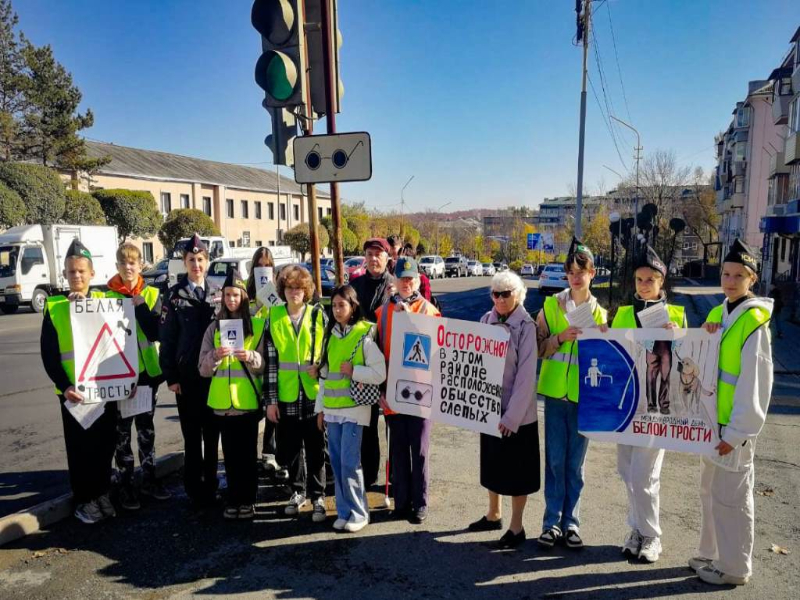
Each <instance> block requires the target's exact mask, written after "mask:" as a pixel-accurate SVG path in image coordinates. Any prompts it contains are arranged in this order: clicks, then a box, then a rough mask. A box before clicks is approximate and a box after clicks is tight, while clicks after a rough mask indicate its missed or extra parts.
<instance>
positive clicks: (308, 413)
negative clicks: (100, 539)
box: [41, 235, 772, 584]
mask: <svg viewBox="0 0 800 600" xmlns="http://www.w3.org/2000/svg"><path fill="white" fill-rule="evenodd" d="M364 253H365V257H366V260H365V269H366V272H365V274H364V275H362V276H360V277H357V278H355V279H354V280H353V281H352V282H351V283H350V284H349V285H348V284H346V285H343V286H340V287H337V288H336V289H334V291H333V293H332V297H331V306H330V309H327V310H326V309H324V308H322V307H321V306H320V305H319V304H317V303H315V301H314V298H315V294H314V286H313V283H312V278H311V274H310V273H309V272H308V271H307V270H306V269H305V268H304V267H302V266H299V265H290V266H286V267H284V268H283V269H282V270H280V272H279V274H278V276H277V277H276V278H275V282H274V283H275V286H276V290H277V295H278V297H279V298H280V302H276V303H262V302H261V300H260V298H259V294H258V291H257V286H256V284H255V281H254V270H255V268H257V267H266V268H267V269H270V268H272V269H274V264H273V261H272V257H271V255H270V253H269V250H268V249H267V248H259V249H258V251H257V252H256V254H255V256H254V257H253V262H252V267H251V273H250V274H249V277H248V278H246V279H245V278H243V277H241V275H240V274H239V273H238V272H236V271H231V272H229V273H228V275H227V278H226V280H225V283H224V285H223V287H222V289H221V297H218V298H215V297H214V291H213V290H212V289H211V288H210V287H209V283H208V280H207V279H206V271H207V268H208V264H209V256H208V249H207V248H206V246H205V245H204V244H203V242H202V240H200V238H199V237H198V236H196V235H195V236H194V237H193V238H192V239H191V240H189V242H188V243H187V244H186V247H185V248H184V264H185V267H186V271H187V272H186V274H185V275H184V276H183V277H182V278H181V280H180V281H179V282H178V284H177V285H175V286H173V287H172V288H171V289H170V290H169V291H168V293H167V294H166V295H165V296H164V298H163V301H162V308H161V313H160V317H159V313H158V306H157V305H158V293H157V292H156V291H155V290H153V288H151V287H148V286H145V285H144V282H143V280H142V278H141V274H140V271H141V254H140V253H139V251H138V250H137V249H136V247H135V246H133V245H130V244H123V245H122V246H121V247H120V249H119V251H118V252H117V264H118V270H119V274H118V275H117V276H116V277H114V278H113V279H112V280H111V281H109V282H108V290H109V291H108V292H105V294H103V293H101V292H96V291H90V289H89V286H90V281H91V279H92V276H93V275H94V272H93V269H92V259H91V253H90V251H89V250H88V249H87V248H86V247H85V246H83V245H82V244H81V243H80V242H79V241H77V240H76V241H75V242H74V243H73V244H72V246H71V247H70V250H69V252H68V254H67V257H66V259H65V265H64V269H65V276H66V278H67V280H68V282H69V286H70V293H69V295H68V296H57V297H53V298H50V299H49V300H48V303H47V310H46V312H45V318H44V322H43V326H42V338H41V349H42V359H43V362H44V365H45V369H46V371H47V373H48V375H49V376H50V378H51V379H52V380H53V382H54V384H55V385H56V392H57V394H58V395H59V399H60V401H61V406H62V419H63V423H64V435H65V440H66V446H67V458H68V464H69V470H70V481H71V484H72V489H73V495H74V498H75V501H76V503H77V507H76V510H75V516H76V517H77V518H79V519H80V520H81V521H83V522H86V523H95V522H97V521H100V520H102V519H104V518H107V517H109V516H112V515H114V514H115V508H114V504H113V503H112V502H111V499H110V496H109V492H110V486H111V481H112V465H111V463H112V458H113V457H114V455H115V454H116V464H117V471H118V472H117V474H116V481H117V484H118V490H119V493H118V501H119V504H120V506H122V507H123V508H125V509H127V510H135V509H136V508H138V507H139V495H140V494H141V495H146V496H150V497H153V498H156V499H161V500H163V499H166V498H168V497H169V492H168V491H167V490H166V489H165V488H164V486H163V485H161V483H160V482H159V481H158V480H157V479H156V477H155V469H154V465H155V463H154V448H153V442H154V429H153V411H154V410H155V405H156V397H157V396H156V392H157V389H158V386H159V384H160V383H161V382H163V381H166V384H167V386H168V387H169V389H170V390H171V391H173V392H174V393H175V394H176V399H177V406H178V414H179V418H180V424H181V430H182V433H183V438H184V446H185V463H184V485H185V490H186V493H187V495H188V497H189V499H190V500H191V502H192V503H194V504H195V505H196V506H198V507H201V508H204V507H208V506H213V505H216V504H217V502H218V501H219V494H218V491H217V488H218V485H219V484H218V478H217V466H218V453H217V448H218V444H219V440H220V438H221V441H222V448H223V453H224V464H225V474H226V479H227V482H228V489H227V497H226V504H225V507H224V510H223V516H224V517H225V518H227V519H251V518H253V516H254V514H255V513H254V505H255V503H256V496H257V486H258V428H259V422H260V421H261V420H262V418H263V417H264V416H265V415H266V418H267V422H266V429H265V433H264V442H263V447H262V460H263V461H264V462H265V463H266V464H269V465H270V466H271V468H272V469H274V470H275V473H276V475H278V474H281V475H280V478H282V479H285V480H287V482H288V485H289V487H290V488H291V496H290V497H289V498H288V501H287V503H286V505H285V507H284V512H285V514H287V515H289V516H293V515H297V514H298V513H299V512H300V510H301V509H302V508H303V507H304V506H306V505H307V504H308V503H309V502H310V503H311V509H312V510H311V514H312V520H313V521H314V522H318V523H319V522H323V521H325V520H326V507H325V489H326V469H325V462H326V451H327V454H328V457H329V460H330V465H331V468H332V471H333V476H334V484H335V485H334V487H335V495H336V513H337V514H336V516H337V518H336V520H335V522H334V523H333V527H334V529H336V530H343V531H347V532H356V531H359V530H360V529H362V528H363V527H365V526H366V525H367V524H368V523H369V506H368V504H367V496H366V490H367V489H368V488H369V487H370V486H372V485H373V484H375V483H376V482H377V479H378V472H379V465H380V441H379V440H380V432H379V425H378V423H379V418H378V417H379V412H380V409H381V408H382V409H383V413H384V416H385V422H386V427H387V432H386V439H387V442H388V449H387V454H388V455H389V458H390V464H391V469H390V473H391V474H390V475H389V474H388V473H387V479H389V478H390V479H391V484H392V492H393V497H394V509H393V511H392V513H391V515H392V517H394V518H401V519H405V520H408V521H409V522H410V523H416V524H419V523H423V522H424V521H425V520H426V519H427V517H428V481H429V456H430V455H429V449H430V433H431V423H430V421H429V420H427V419H424V418H420V417H415V416H409V415H403V414H396V413H394V412H393V411H392V410H391V409H390V407H389V405H388V404H387V403H386V399H385V381H386V376H387V372H388V365H389V360H390V350H391V337H392V334H391V331H392V323H393V316H394V313H396V312H400V311H409V312H414V313H420V314H424V315H427V316H430V317H433V318H436V317H439V316H441V314H440V312H439V309H438V306H437V304H436V303H435V300H434V299H433V298H431V295H430V285H429V282H427V278H425V276H424V274H423V273H421V272H420V269H419V267H418V265H417V263H416V261H415V259H414V257H413V255H414V252H413V248H411V247H410V246H408V245H407V246H406V247H405V248H404V247H403V245H402V242H401V240H399V239H397V238H394V239H391V238H390V239H388V240H387V239H383V238H372V239H369V240H367V241H366V242H365V243H364ZM564 266H565V271H566V274H567V278H568V282H569V287H568V288H567V289H565V290H564V291H563V292H561V293H559V294H556V295H555V296H552V297H548V298H546V299H545V302H544V307H543V308H542V310H541V311H539V313H538V315H537V316H536V317H535V318H534V317H532V316H531V315H530V314H529V313H528V312H527V311H526V309H525V308H524V301H525V292H526V286H525V284H524V282H523V281H522V280H521V279H520V278H519V277H518V276H516V275H515V274H513V273H511V272H503V273H498V274H497V275H495V276H494V277H493V279H492V280H491V290H490V294H491V299H492V302H493V308H492V310H491V311H489V312H488V313H486V314H485V315H483V317H482V318H481V322H482V323H486V324H489V325H494V326H498V327H503V328H505V329H506V330H508V332H509V335H510V343H509V346H508V352H507V357H506V361H505V370H504V373H503V380H502V381H503V384H502V398H501V419H500V424H499V432H500V434H501V435H500V436H499V437H495V436H488V435H481V438H480V483H481V485H482V486H483V487H484V488H486V489H487V491H488V508H487V510H486V513H485V514H484V515H483V516H482V517H481V518H480V519H479V520H477V521H475V522H473V523H471V524H470V525H469V527H468V529H469V530H471V531H502V530H503V518H502V513H501V507H502V496H504V495H505V496H511V513H512V514H511V519H510V522H509V524H508V528H507V530H506V531H505V532H504V533H503V535H502V537H501V538H500V539H499V541H498V546H499V547H501V548H514V547H517V546H519V545H520V544H522V543H523V542H524V541H525V539H526V534H525V529H524V527H523V514H524V509H525V506H526V503H527V499H528V496H529V495H530V494H532V493H535V492H537V491H538V490H539V489H540V485H541V479H542V477H541V466H540V452H539V446H540V442H539V427H538V422H537V421H538V412H537V394H538V396H540V400H542V402H543V405H544V418H545V424H544V444H545V448H544V463H545V464H544V500H545V512H544V516H543V522H542V531H541V534H540V535H539V536H538V538H537V542H538V544H539V545H540V546H542V547H544V548H552V547H553V546H554V545H556V544H558V543H561V544H564V545H565V546H567V547H568V548H573V549H578V548H581V547H583V540H582V538H581V534H580V517H579V507H580V499H581V492H582V488H583V484H584V463H585V459H586V453H587V449H588V440H587V439H586V438H585V437H583V436H582V435H580V434H579V432H578V401H579V373H578V350H579V345H580V344H579V341H578V338H579V336H580V334H581V332H582V331H581V329H580V328H579V327H576V326H574V325H570V319H569V314H570V313H571V312H573V311H575V310H578V309H579V308H580V310H581V311H585V310H586V309H585V308H582V307H583V305H585V304H586V305H588V311H589V312H590V313H591V315H592V319H593V321H594V323H595V325H594V326H595V327H597V328H599V329H600V330H601V331H606V330H607V329H608V327H609V323H608V317H607V311H606V309H604V308H603V307H601V306H600V304H599V302H598V300H597V299H596V298H595V297H594V296H593V295H592V293H591V283H592V280H593V278H594V277H595V273H596V271H595V265H594V256H593V254H592V252H591V250H590V249H589V248H588V247H587V246H586V245H584V244H582V243H581V242H580V241H579V240H576V239H574V240H573V243H572V245H571V247H570V251H569V253H568V256H567V259H566V262H565V265H564ZM666 276H667V267H666V266H665V264H664V263H663V262H662V261H661V260H660V258H659V257H658V256H657V254H656V253H655V251H654V250H653V249H652V248H650V247H648V246H645V247H644V248H643V251H642V252H641V253H640V255H639V257H638V262H637V263H636V268H635V271H634V277H635V288H636V293H635V295H634V297H633V302H632V304H630V305H627V306H622V307H619V308H618V310H617V311H616V316H615V318H614V320H613V322H612V323H611V324H610V327H613V328H637V327H641V323H640V320H639V316H638V314H639V313H640V312H641V311H642V310H644V309H646V308H649V307H651V306H654V305H657V304H663V305H665V307H666V310H667V312H668V315H669V323H668V324H667V325H665V327H667V328H685V327H686V317H685V315H684V311H683V309H682V308H681V307H678V306H674V305H669V304H667V303H666V294H665V293H664V290H663V286H664V282H665V279H666ZM756 280H757V259H756V254H755V253H754V252H753V250H752V249H751V248H749V247H748V246H747V245H746V244H744V243H743V242H741V241H740V240H737V241H736V242H735V243H734V244H733V245H732V246H731V249H730V252H729V253H728V255H727V256H726V257H725V260H724V263H723V265H722V289H723V292H724V293H725V296H726V299H725V301H724V303H723V304H722V305H720V306H718V307H716V308H715V309H714V310H712V311H711V313H710V314H709V315H708V317H707V319H706V323H705V324H704V325H703V327H704V328H705V329H706V330H707V331H709V332H710V333H714V332H716V331H717V330H719V329H722V331H723V333H722V337H721V344H720V356H719V368H720V375H719V380H718V385H717V390H716V391H717V398H718V401H717V412H718V414H717V418H718V423H719V436H720V439H721V441H720V443H719V445H718V446H717V448H716V451H717V452H718V453H719V455H721V456H723V455H727V454H729V453H730V452H738V453H739V454H740V455H739V460H738V465H739V466H738V468H736V469H735V470H731V469H726V468H723V467H721V466H719V465H718V464H717V463H716V462H715V461H713V460H711V459H709V458H706V457H704V458H703V459H702V472H701V488H700V495H701V501H702V528H701V534H700V543H699V548H698V554H697V556H695V557H693V558H691V559H690V560H689V565H690V566H691V567H692V568H693V569H694V570H695V571H696V572H697V574H698V576H699V577H700V578H701V579H703V580H704V581H707V582H709V583H714V584H743V583H746V582H747V581H748V579H749V577H750V575H751V572H752V549H753V527H754V511H753V453H754V449H755V439H756V437H757V435H758V433H759V432H760V430H761V428H762V426H763V424H764V421H765V418H766V412H767V407H768V403H769V399H770V394H771V384H772V367H771V365H772V363H771V348H770V335H769V329H768V327H769V320H770V314H771V308H772V302H771V300H769V299H764V298H759V297H755V296H753V294H752V293H751V291H750V290H751V288H752V286H753V284H754V283H755V282H756ZM98 295H107V296H113V297H128V298H132V300H133V304H134V306H135V307H136V308H135V314H136V321H137V323H136V325H137V341H138V347H139V380H138V385H139V386H149V387H151V388H152V397H153V403H152V406H151V410H150V411H149V412H147V413H145V414H144V415H138V416H136V417H132V418H128V419H122V418H121V415H120V412H119V411H118V410H117V407H116V404H115V403H114V402H108V403H107V404H106V405H105V407H104V412H103V415H102V416H101V417H100V418H99V419H97V421H96V422H95V423H94V424H93V425H92V426H91V427H89V428H87V429H83V428H82V426H81V425H80V424H78V423H77V422H76V421H75V419H73V417H72V415H71V414H70V412H69V410H68V409H67V406H68V404H67V403H70V402H72V403H78V402H81V401H82V400H83V397H82V395H81V393H80V392H79V391H78V390H77V389H76V387H75V366H74V360H73V358H74V354H72V350H73V347H72V331H71V326H70V318H69V312H70V311H69V303H70V301H72V300H75V299H77V298H83V297H87V296H98ZM231 319H235V320H240V321H241V325H242V331H243V333H244V338H245V339H244V343H243V345H242V347H240V348H239V349H235V350H234V349H232V348H229V347H227V345H226V344H223V343H222V341H221V339H220V323H221V322H222V321H227V320H231ZM666 344H669V342H666ZM159 346H160V348H159ZM539 360H541V369H540V373H539V376H538V380H537V363H538V361H539ZM670 361H671V351H670V348H669V347H667V348H661V347H658V348H656V347H655V346H654V347H653V348H652V350H651V351H648V353H647V386H646V388H647V389H646V395H647V408H646V409H647V410H648V411H649V412H661V413H662V414H669V404H668V396H669V394H668V390H669V372H670V368H671V363H670ZM376 389H377V390H378V391H377V393H373V392H374V391H375V390H376ZM265 407H266V408H265ZM132 423H135V424H136V427H137V435H138V442H139V458H140V463H141V466H142V484H141V486H139V487H138V488H137V487H136V486H135V485H134V478H133V473H134V470H133V456H132V453H131V450H130V440H131V428H132ZM663 459H664V451H663V450H658V449H651V448H640V447H633V446H626V445H622V444H620V445H619V446H618V460H617V466H618V471H619V474H620V477H621V479H622V481H623V483H624V485H625V489H626V492H627V497H628V514H627V523H628V525H629V527H630V531H629V533H628V534H627V535H626V537H625V539H624V542H623V543H622V551H623V553H625V554H628V555H630V556H633V557H638V558H639V559H641V560H643V561H647V562H654V561H656V560H658V558H659V555H660V553H661V542H660V537H661V527H660V522H659V478H660V472H661V466H662V463H663ZM387 489H388V482H387Z"/></svg>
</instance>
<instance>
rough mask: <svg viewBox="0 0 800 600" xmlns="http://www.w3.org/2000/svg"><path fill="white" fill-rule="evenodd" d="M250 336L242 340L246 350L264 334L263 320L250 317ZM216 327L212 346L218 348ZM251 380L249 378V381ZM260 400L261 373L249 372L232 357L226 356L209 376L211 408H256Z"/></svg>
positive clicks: (209, 402)
mask: <svg viewBox="0 0 800 600" xmlns="http://www.w3.org/2000/svg"><path fill="white" fill-rule="evenodd" d="M251 321H252V323H253V335H250V336H247V337H246V338H245V340H244V349H245V350H255V349H256V348H258V344H259V342H260V341H261V337H262V336H263V335H264V326H265V322H264V319H256V318H255V317H253V319H252V320H251ZM219 345H220V340H219V328H217V331H216V332H215V333H214V348H219ZM251 379H252V381H251ZM260 399H261V376H260V375H253V374H252V373H251V374H250V377H248V374H247V372H245V367H244V365H242V363H241V362H239V361H238V360H237V359H235V358H233V357H232V356H226V357H225V358H223V359H222V362H221V363H220V365H219V368H217V370H216V372H215V373H214V376H213V377H212V378H211V387H210V388H209V390H208V405H209V406H210V407H211V408H213V409H214V410H227V409H229V408H235V409H237V410H257V409H258V407H259V404H260Z"/></svg>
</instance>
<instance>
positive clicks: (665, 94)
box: [12, 0, 800, 212]
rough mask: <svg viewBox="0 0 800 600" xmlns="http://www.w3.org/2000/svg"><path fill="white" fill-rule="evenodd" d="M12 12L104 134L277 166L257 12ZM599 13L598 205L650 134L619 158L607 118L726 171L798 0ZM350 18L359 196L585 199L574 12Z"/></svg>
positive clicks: (561, 5) (552, 0)
mask: <svg viewBox="0 0 800 600" xmlns="http://www.w3.org/2000/svg"><path fill="white" fill-rule="evenodd" d="M12 1H13V5H14V9H15V10H16V12H17V14H18V15H19V19H20V23H19V29H20V30H22V31H23V32H24V33H25V35H26V36H27V37H28V38H29V39H30V40H31V41H32V42H33V43H34V44H36V45H44V44H50V45H51V46H52V47H53V50H54V53H55V56H56V58H57V60H59V61H60V62H61V63H62V64H63V65H64V66H65V68H66V69H67V70H68V71H70V72H71V73H72V75H73V78H74V81H75V83H76V84H77V85H78V87H79V88H80V89H81V91H82V92H83V103H82V108H87V107H89V108H91V109H92V111H93V112H94V114H95V124H94V126H93V127H92V128H91V129H89V130H86V131H84V134H85V136H86V137H87V138H90V139H94V140H99V141H104V142H112V143H115V144H119V145H125V146H132V147H136V148H146V149H152V150H160V151H164V152H173V153H176V154H182V155H187V156H194V157H199V158H205V159H210V160H218V161H223V162H229V163H238V164H249V165H252V166H257V167H261V168H268V169H272V168H274V167H273V166H272V154H271V153H270V151H269V150H268V149H267V148H266V146H265V145H264V138H265V137H266V135H267V134H268V133H269V131H270V120H269V115H268V114H267V113H266V111H264V109H263V108H262V107H261V100H262V99H263V92H262V91H261V89H260V88H258V86H256V84H255V82H254V79H253V71H254V67H255V63H256V61H257V60H258V57H259V55H260V52H261V46H260V36H259V34H258V33H257V32H256V31H255V30H254V29H253V28H252V25H251V24H250V8H251V5H252V3H251V2H250V1H248V0H139V1H137V2H109V1H108V0H70V1H69V2H65V1H64V0H12ZM593 4H594V7H595V8H594V36H595V37H594V41H595V42H596V43H595V44H594V45H593V46H592V47H590V69H589V78H590V81H591V82H592V84H593V85H594V89H595V92H596V95H597V98H595V94H594V93H593V91H592V88H591V86H590V87H589V91H588V94H587V107H588V108H587V125H586V158H585V177H584V189H585V190H586V191H585V193H591V192H592V191H593V190H597V189H599V188H604V189H606V190H611V189H613V188H614V187H615V185H616V184H617V182H618V181H619V177H618V176H617V175H615V174H614V173H613V172H612V171H610V170H608V169H607V168H605V167H610V169H613V170H614V171H617V172H618V173H620V174H622V175H625V174H626V173H627V172H628V171H627V170H628V169H633V166H634V161H633V160H632V156H633V147H634V146H635V137H634V136H633V134H632V133H630V132H629V131H627V130H626V129H625V128H623V127H621V126H612V129H613V131H614V134H615V137H616V140H617V147H615V144H614V142H613V141H612V136H611V133H610V132H609V127H608V126H607V125H606V121H607V113H608V112H611V114H614V115H615V116H617V117H619V118H621V119H623V120H625V121H627V122H629V123H630V124H632V125H633V126H634V127H635V128H637V129H638V130H639V133H640V135H641V143H642V146H643V148H644V151H643V152H644V154H645V155H646V154H647V153H648V152H652V151H654V150H657V149H662V150H672V151H674V152H675V154H676V156H677V157H678V161H679V163H681V164H683V165H699V166H702V167H703V168H705V169H707V170H708V169H710V168H712V167H713V165H714V164H715V160H714V154H713V141H714V135H715V134H716V133H718V132H719V131H721V130H723V129H725V128H726V127H727V125H728V123H729V122H730V118H731V111H732V110H733V108H734V106H735V103H736V102H737V101H740V100H742V99H743V98H744V95H745V94H746V92H747V82H748V81H750V80H754V79H764V78H766V77H767V76H768V75H769V73H770V72H771V71H772V69H774V68H775V67H777V66H778V65H779V63H780V61H781V59H782V58H783V56H784V54H785V53H786V51H787V50H788V42H789V39H790V38H791V36H792V34H793V33H794V32H795V30H796V29H797V27H798V25H800V12H799V11H798V10H797V4H796V0H604V1H602V0H595V1H594V2H593ZM338 10H339V29H340V30H341V32H342V38H343V43H342V47H341V52H340V69H341V75H342V81H343V84H344V88H345V94H344V96H343V98H342V112H341V113H340V114H339V115H338V116H337V130H338V131H339V132H346V131H367V132H369V133H370V136H371V139H372V163H373V175H372V179H371V180H370V181H368V182H359V183H348V184H342V185H341V194H342V196H343V197H344V198H345V200H346V201H363V202H365V203H366V205H367V206H368V207H370V208H377V209H380V210H385V211H393V210H399V208H400V205H399V202H400V191H401V188H402V187H403V185H404V184H405V183H406V181H408V179H409V178H411V177H412V176H413V180H412V181H411V183H410V184H409V185H408V187H407V188H406V190H405V193H404V198H405V201H406V210H411V211H418V210H419V211H422V210H426V209H436V208H438V207H439V206H441V205H443V204H446V203H448V202H450V204H449V206H447V207H446V209H445V210H444V212H448V211H451V210H457V209H467V208H488V209H492V208H502V207H506V206H510V205H515V206H521V205H525V206H530V207H536V206H537V205H538V204H539V203H540V202H541V201H542V200H543V199H544V198H545V197H554V196H559V195H566V194H567V193H568V191H569V190H570V189H572V188H574V185H575V181H576V177H577V156H578V129H579V112H580V89H581V61H582V50H581V48H580V47H577V46H575V45H573V39H574V36H575V12H574V1H573V0H493V1H490V2H487V1H485V0H339V2H338ZM612 29H613V36H612ZM615 49H616V51H615ZM595 50H596V51H597V54H595ZM598 63H599V65H600V69H602V72H603V75H604V77H602V79H601V76H600V71H599V69H598ZM316 131H318V132H319V131H324V121H323V122H321V123H320V124H318V125H317V126H316ZM617 148H618V150H617ZM620 156H621V158H620ZM281 172H282V173H283V174H284V175H286V176H289V177H291V176H292V173H291V170H289V169H286V168H285V167H282V168H281Z"/></svg>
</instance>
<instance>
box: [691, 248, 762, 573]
mask: <svg viewBox="0 0 800 600" xmlns="http://www.w3.org/2000/svg"><path fill="white" fill-rule="evenodd" d="M757 279H758V258H757V254H756V253H755V252H754V251H753V249H752V248H750V247H749V246H748V245H747V244H746V243H744V242H742V241H741V240H739V239H737V240H735V241H734V243H733V244H732V245H731V248H730V251H729V252H728V254H727V255H726V256H725V260H724V261H723V264H722V291H723V292H725V301H724V302H723V303H722V304H721V305H720V306H717V307H716V308H714V309H713V310H712V311H711V312H710V313H709V315H708V317H707V318H706V322H705V323H704V324H703V328H704V329H706V330H707V331H709V332H710V333H714V332H716V331H718V330H719V329H722V339H721V341H720V348H719V377H718V379H717V422H718V424H719V437H720V443H719V444H718V445H717V446H716V448H715V450H716V454H715V455H713V456H709V457H707V456H704V457H703V458H702V471H701V475H700V505H701V528H700V543H699V546H698V554H697V556H695V557H694V558H691V559H690V560H689V566H690V567H692V569H694V570H695V571H696V572H697V576H698V577H699V578H700V579H702V580H703V581H705V582H707V583H710V584H714V585H742V584H745V583H747V582H748V580H749V579H750V576H751V575H752V571H753V537H754V521H755V509H754V505H753V481H754V478H755V475H754V471H753V458H754V454H755V443H756V437H757V436H758V434H759V432H760V431H761V428H762V427H763V426H764V422H765V420H766V418H767V409H768V407H769V400H770V396H771V395H772V378H773V374H772V341H771V339H770V331H769V321H770V318H771V316H772V306H773V301H772V299H771V298H760V297H757V296H754V295H753V294H752V292H751V291H750V288H751V287H752V286H753V284H754V283H755V282H756V281H757Z"/></svg>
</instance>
